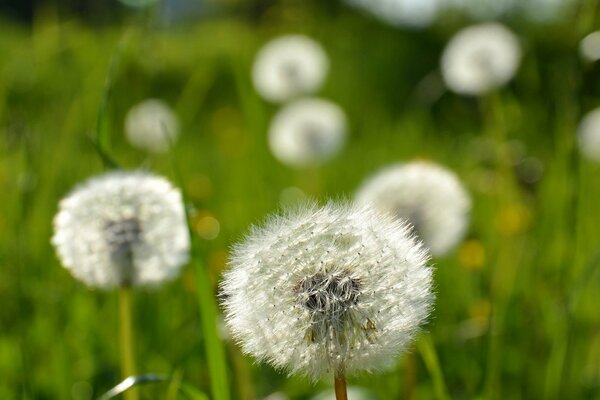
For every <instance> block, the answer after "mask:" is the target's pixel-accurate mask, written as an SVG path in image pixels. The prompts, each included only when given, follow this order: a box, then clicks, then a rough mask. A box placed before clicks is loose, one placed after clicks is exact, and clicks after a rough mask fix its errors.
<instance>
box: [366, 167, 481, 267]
mask: <svg viewBox="0 0 600 400" xmlns="http://www.w3.org/2000/svg"><path fill="white" fill-rule="evenodd" d="M356 201H357V202H358V203H360V204H365V203H370V204H373V205H374V206H375V207H376V208H377V209H378V210H379V211H381V212H384V213H388V214H390V215H392V216H394V217H396V218H398V219H404V220H408V222H410V224H411V225H412V226H413V229H414V231H415V233H416V234H417V235H418V236H419V237H420V238H421V240H423V242H424V243H425V245H426V246H427V247H429V249H430V250H431V253H432V254H433V255H436V256H441V255H444V254H446V253H448V252H449V251H450V250H452V249H453V248H454V247H455V246H456V245H457V244H458V243H459V242H460V241H461V240H462V239H463V237H464V235H465V233H466V231H467V228H468V223H469V212H470V209H471V200H470V197H469V194H468V193H467V191H466V190H465V188H464V187H463V185H462V184H461V182H460V180H459V179H458V177H457V176H456V174H454V173H453V172H452V171H450V170H448V169H447V168H444V167H442V166H440V165H437V164H434V163H429V162H421V161H417V162H412V163H408V164H397V165H393V166H390V167H387V168H384V169H383V170H381V171H379V172H378V173H376V174H375V175H374V176H373V177H371V178H369V179H367V181H366V182H365V183H364V184H363V185H362V186H361V187H360V188H359V190H358V192H357V194H356Z"/></svg>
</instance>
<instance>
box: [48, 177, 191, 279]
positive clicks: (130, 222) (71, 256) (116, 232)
mask: <svg viewBox="0 0 600 400" xmlns="http://www.w3.org/2000/svg"><path fill="white" fill-rule="evenodd" d="M52 244H53V245H54V246H55V248H56V251H57V253H58V256H59V258H60V260H61V261H62V263H63V265H64V266H65V268H67V269H68V270H69V271H70V272H71V274H73V276H74V277H75V278H77V279H79V280H81V281H83V282H85V283H86V284H87V285H88V286H91V287H97V288H103V289H109V288H113V287H117V286H138V285H139V286H144V285H156V284H159V283H161V282H163V281H165V280H168V279H172V278H174V277H175V276H177V274H178V273H179V270H180V268H181V266H182V265H184V264H185V263H186V262H187V260H188V257H189V255H188V253H189V245H190V239H189V233H188V229H187V225H186V221H185V214H184V209H183V204H182V200H181V194H180V193H179V190H177V189H175V188H174V187H173V186H172V185H171V184H170V183H169V182H168V181H167V180H166V179H164V178H161V177H158V176H154V175H150V174H148V173H144V172H110V173H107V174H104V175H100V176H98V177H94V178H91V179H89V180H88V181H86V182H85V183H83V184H82V185H80V186H78V187H76V188H75V189H74V190H73V191H72V192H71V193H70V194H69V195H67V196H66V197H65V198H64V199H62V200H61V202H60V206H59V211H58V214H57V215H56V217H55V218H54V236H53V237H52Z"/></svg>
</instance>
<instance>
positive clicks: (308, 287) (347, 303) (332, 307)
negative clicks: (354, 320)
mask: <svg viewBox="0 0 600 400" xmlns="http://www.w3.org/2000/svg"><path fill="white" fill-rule="evenodd" d="M359 289H360V285H359V283H358V281H357V280H356V279H352V278H350V277H348V276H339V275H326V274H323V273H317V274H315V275H312V276H310V277H308V278H305V279H303V280H302V282H301V283H300V288H299V293H298V294H299V297H300V302H301V304H302V305H304V307H306V308H307V309H308V310H309V311H311V312H313V313H340V314H341V313H344V312H345V311H347V310H348V308H350V307H351V306H353V305H355V304H356V303H357V302H358V297H359Z"/></svg>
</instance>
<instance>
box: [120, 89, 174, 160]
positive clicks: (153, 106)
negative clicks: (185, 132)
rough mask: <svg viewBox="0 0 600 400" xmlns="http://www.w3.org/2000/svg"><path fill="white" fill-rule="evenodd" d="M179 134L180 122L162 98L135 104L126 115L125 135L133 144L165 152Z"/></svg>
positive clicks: (143, 148)
mask: <svg viewBox="0 0 600 400" xmlns="http://www.w3.org/2000/svg"><path fill="white" fill-rule="evenodd" d="M178 135H179V122H178V119H177V116H176V115H175V113H174V112H173V110H171V108H170V107H169V106H168V105H167V104H166V103H165V102H163V101H162V100H158V99H148V100H144V101H142V102H141V103H139V104H136V105H135V106H133V107H132V108H131V109H130V110H129V111H128V112H127V115H126V117H125V136H126V137H127V140H128V141H129V143H131V145H132V146H134V147H137V148H139V149H142V150H146V151H149V152H151V153H164V152H166V151H168V150H169V148H170V147H171V146H172V145H173V143H174V142H175V140H176V139H177V136H178Z"/></svg>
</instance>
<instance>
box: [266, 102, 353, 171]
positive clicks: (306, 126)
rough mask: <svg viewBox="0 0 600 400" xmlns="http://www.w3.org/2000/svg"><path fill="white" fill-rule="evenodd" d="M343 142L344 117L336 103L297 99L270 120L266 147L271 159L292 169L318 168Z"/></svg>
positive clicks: (336, 151)
mask: <svg viewBox="0 0 600 400" xmlns="http://www.w3.org/2000/svg"><path fill="white" fill-rule="evenodd" d="M345 140H346V116H345V114H344V111H343V110H342V109H341V108H340V107H339V106H338V105H336V104H334V103H332V102H330V101H327V100H322V99H315V98H309V99H301V100H296V101H295V102H293V103H290V104H288V105H287V106H285V107H284V108H283V109H281V110H280V111H279V112H278V113H277V114H276V115H275V117H274V118H273V121H272V122H271V127H270V129H269V146H270V147H271V151H272V152H273V154H274V156H275V157H276V158H277V159H278V160H279V161H281V162H283V163H285V164H287V165H289V166H292V167H297V168H299V167H307V166H312V165H319V164H322V163H324V162H325V161H327V160H329V159H331V158H332V157H333V156H335V155H336V154H337V153H338V152H339V151H340V150H341V148H342V146H343V145H344V142H345Z"/></svg>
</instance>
